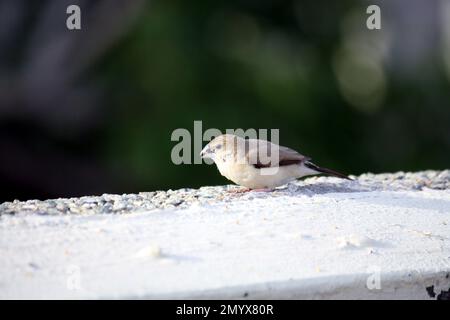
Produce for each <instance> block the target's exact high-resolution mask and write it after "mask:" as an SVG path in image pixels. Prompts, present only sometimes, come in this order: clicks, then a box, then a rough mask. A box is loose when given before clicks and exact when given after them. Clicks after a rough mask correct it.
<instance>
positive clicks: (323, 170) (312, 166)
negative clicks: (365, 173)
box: [304, 161, 353, 180]
mask: <svg viewBox="0 0 450 320" xmlns="http://www.w3.org/2000/svg"><path fill="white" fill-rule="evenodd" d="M304 165H305V167H307V168H309V169H311V170H314V171H317V172H318V173H324V174H326V175H329V176H333V177H338V178H342V179H347V180H353V179H351V178H349V177H348V176H347V175H345V174H343V173H340V172H337V171H334V170H331V169H328V168H323V167H319V166H316V165H315V164H314V163H312V162H310V161H305V162H304Z"/></svg>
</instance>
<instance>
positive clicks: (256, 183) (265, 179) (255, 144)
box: [200, 134, 352, 191]
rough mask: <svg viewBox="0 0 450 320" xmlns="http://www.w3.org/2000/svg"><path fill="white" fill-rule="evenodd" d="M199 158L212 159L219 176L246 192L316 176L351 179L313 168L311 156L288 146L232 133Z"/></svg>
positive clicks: (214, 143)
mask: <svg viewBox="0 0 450 320" xmlns="http://www.w3.org/2000/svg"><path fill="white" fill-rule="evenodd" d="M200 156H201V158H203V159H211V160H212V161H213V162H214V163H215V164H216V166H217V168H218V170H219V172H220V174H221V175H222V176H224V177H225V178H227V179H228V180H231V181H232V182H234V183H235V184H237V185H240V186H242V187H244V190H246V191H250V190H260V191H269V190H273V189H275V188H276V187H279V186H282V185H284V184H287V183H288V182H291V181H293V180H295V179H299V178H301V177H304V176H309V175H316V174H326V175H329V176H334V177H338V178H342V179H348V180H352V179H351V178H349V177H348V176H347V175H345V174H342V173H340V172H337V171H334V170H331V169H328V168H324V167H319V166H317V165H315V164H314V163H312V162H311V158H310V157H306V156H304V155H301V154H300V153H298V152H297V151H295V150H293V149H290V148H288V147H283V146H279V145H277V144H275V143H272V142H269V141H266V140H261V139H244V138H241V137H239V136H237V135H234V134H222V135H219V136H217V137H215V138H214V139H212V140H211V141H210V142H209V143H208V144H207V145H206V146H205V147H204V148H203V150H202V151H201V152H200Z"/></svg>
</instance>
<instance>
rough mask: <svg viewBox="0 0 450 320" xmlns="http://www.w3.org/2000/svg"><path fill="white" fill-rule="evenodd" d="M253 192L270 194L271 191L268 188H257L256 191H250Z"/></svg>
mask: <svg viewBox="0 0 450 320" xmlns="http://www.w3.org/2000/svg"><path fill="white" fill-rule="evenodd" d="M252 191H253V192H272V191H273V189H270V188H258V189H252Z"/></svg>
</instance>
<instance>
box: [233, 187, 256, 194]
mask: <svg viewBox="0 0 450 320" xmlns="http://www.w3.org/2000/svg"><path fill="white" fill-rule="evenodd" d="M249 191H252V189H250V188H245V187H244V188H241V189H234V190H228V192H229V193H245V192H249Z"/></svg>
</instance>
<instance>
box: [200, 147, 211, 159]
mask: <svg viewBox="0 0 450 320" xmlns="http://www.w3.org/2000/svg"><path fill="white" fill-rule="evenodd" d="M208 155H209V146H206V147H204V148H203V150H202V151H201V152H200V157H202V158H209V156H208Z"/></svg>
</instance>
